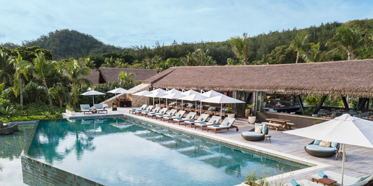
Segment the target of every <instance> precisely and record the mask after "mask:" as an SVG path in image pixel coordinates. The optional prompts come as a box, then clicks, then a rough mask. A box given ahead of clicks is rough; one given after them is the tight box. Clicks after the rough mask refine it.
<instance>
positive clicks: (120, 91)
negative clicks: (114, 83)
mask: <svg viewBox="0 0 373 186" xmlns="http://www.w3.org/2000/svg"><path fill="white" fill-rule="evenodd" d="M108 93H112V94H124V93H129V94H132V92H131V91H129V90H126V89H124V88H120V87H119V88H116V87H115V89H113V90H110V91H108Z"/></svg>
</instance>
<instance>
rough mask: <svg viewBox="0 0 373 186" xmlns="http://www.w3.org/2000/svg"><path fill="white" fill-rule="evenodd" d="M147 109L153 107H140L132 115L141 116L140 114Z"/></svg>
mask: <svg viewBox="0 0 373 186" xmlns="http://www.w3.org/2000/svg"><path fill="white" fill-rule="evenodd" d="M149 107H153V105H148V106H146V107H145V108H143V107H141V108H140V109H137V110H135V111H134V113H135V115H136V114H139V115H141V112H142V111H145V110H148V108H149Z"/></svg>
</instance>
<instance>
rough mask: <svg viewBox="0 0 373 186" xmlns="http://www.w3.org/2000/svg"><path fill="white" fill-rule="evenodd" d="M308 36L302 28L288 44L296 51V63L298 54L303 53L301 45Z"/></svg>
mask: <svg viewBox="0 0 373 186" xmlns="http://www.w3.org/2000/svg"><path fill="white" fill-rule="evenodd" d="M308 36H309V35H308V34H307V32H306V31H305V30H304V31H302V32H300V33H299V34H298V35H297V36H296V37H295V39H294V40H293V41H292V42H291V44H290V46H291V47H293V48H294V50H295V51H296V52H297V59H296V60H295V63H298V60H299V56H301V55H302V54H304V53H305V52H304V50H303V47H304V45H305V43H306V40H307V38H308Z"/></svg>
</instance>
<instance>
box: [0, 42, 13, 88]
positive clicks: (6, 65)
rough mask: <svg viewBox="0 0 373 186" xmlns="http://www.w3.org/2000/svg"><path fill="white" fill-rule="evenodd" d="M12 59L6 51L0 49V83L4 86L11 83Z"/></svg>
mask: <svg viewBox="0 0 373 186" xmlns="http://www.w3.org/2000/svg"><path fill="white" fill-rule="evenodd" d="M12 60H13V59H12V58H11V57H10V56H9V55H8V53H6V52H4V51H3V50H1V49H0V83H4V85H6V86H12V84H13V72H12V71H13V70H12V69H13V68H12V64H11V61H12Z"/></svg>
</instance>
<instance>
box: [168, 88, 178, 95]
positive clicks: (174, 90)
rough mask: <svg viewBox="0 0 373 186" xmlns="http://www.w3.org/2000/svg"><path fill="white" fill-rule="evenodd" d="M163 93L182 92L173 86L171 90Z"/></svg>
mask: <svg viewBox="0 0 373 186" xmlns="http://www.w3.org/2000/svg"><path fill="white" fill-rule="evenodd" d="M164 93H166V94H173V93H182V92H181V91H179V90H176V89H174V88H173V89H171V90H167V91H166V92H164Z"/></svg>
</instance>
